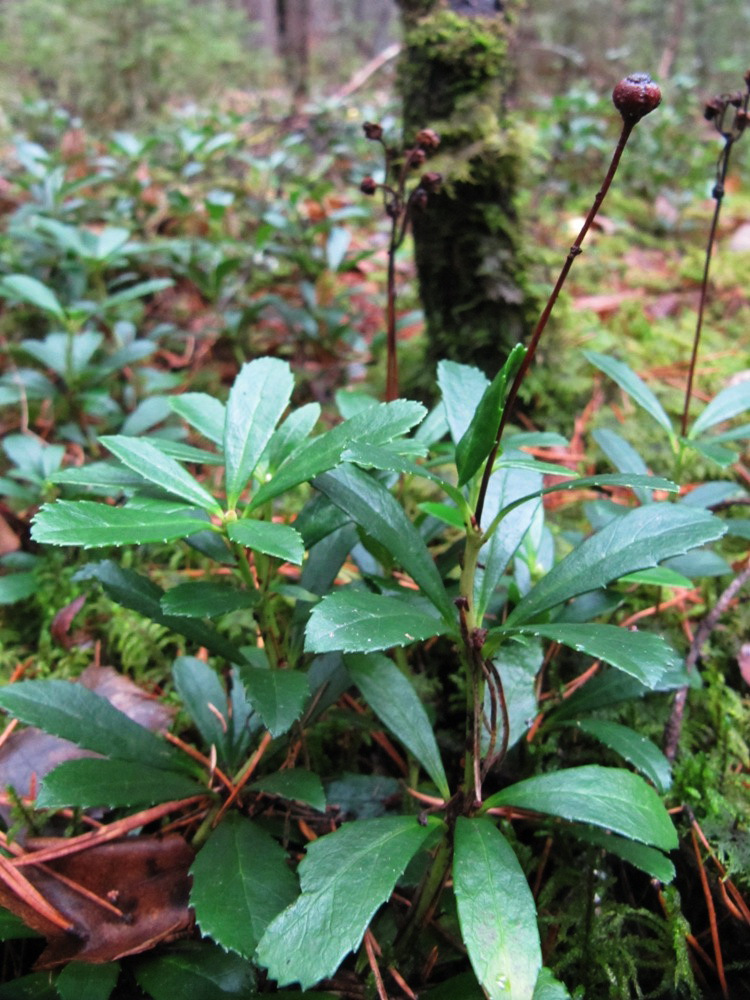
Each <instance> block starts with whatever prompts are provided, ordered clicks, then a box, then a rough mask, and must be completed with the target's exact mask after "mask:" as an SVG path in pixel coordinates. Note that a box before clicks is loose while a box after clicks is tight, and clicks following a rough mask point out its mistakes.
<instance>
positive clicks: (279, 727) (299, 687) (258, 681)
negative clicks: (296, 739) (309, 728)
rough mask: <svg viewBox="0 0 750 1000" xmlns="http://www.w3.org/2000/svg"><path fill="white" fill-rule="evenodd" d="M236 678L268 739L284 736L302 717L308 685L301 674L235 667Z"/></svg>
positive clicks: (244, 665)
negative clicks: (242, 686)
mask: <svg viewBox="0 0 750 1000" xmlns="http://www.w3.org/2000/svg"><path fill="white" fill-rule="evenodd" d="M239 672H240V677H241V678H242V682H243V684H244V685H245V690H246V692H247V697H248V698H249V699H250V701H251V703H252V706H253V708H254V709H255V711H256V712H257V713H258V715H260V717H261V718H262V719H263V724H264V726H265V727H266V729H268V731H269V732H270V733H271V735H272V736H281V735H282V734H283V733H286V732H288V730H289V729H290V728H291V726H292V724H293V723H294V722H296V721H297V719H299V717H300V715H302V710H303V708H304V707H305V703H306V701H307V699H308V698H309V697H310V685H309V684H308V683H307V678H306V677H305V675H304V674H302V673H299V672H297V671H294V670H264V669H263V668H262V667H250V666H247V665H246V664H244V663H241V664H240V665H239Z"/></svg>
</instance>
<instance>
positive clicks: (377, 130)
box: [362, 122, 383, 142]
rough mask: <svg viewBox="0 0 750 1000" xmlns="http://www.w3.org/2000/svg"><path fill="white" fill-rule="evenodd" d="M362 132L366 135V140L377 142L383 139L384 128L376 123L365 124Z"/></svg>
mask: <svg viewBox="0 0 750 1000" xmlns="http://www.w3.org/2000/svg"><path fill="white" fill-rule="evenodd" d="M362 131H363V132H364V133H365V138H366V139H372V140H374V141H376V142H377V141H378V140H379V139H382V138H383V126H382V125H378V124H376V123H375V122H365V123H364V125H363V126H362Z"/></svg>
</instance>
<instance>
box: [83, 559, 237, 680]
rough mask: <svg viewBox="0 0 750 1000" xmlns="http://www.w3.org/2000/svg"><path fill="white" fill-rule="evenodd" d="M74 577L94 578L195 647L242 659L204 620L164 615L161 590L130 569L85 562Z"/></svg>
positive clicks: (114, 595)
mask: <svg viewBox="0 0 750 1000" xmlns="http://www.w3.org/2000/svg"><path fill="white" fill-rule="evenodd" d="M75 579H76V580H78V581H80V580H98V582H99V583H100V584H101V585H102V587H103V588H104V590H105V592H106V594H107V595H108V596H109V597H111V598H112V600H113V601H117V603H118V604H122V605H123V607H125V608H130V609H131V610H132V611H137V612H138V614H141V615H145V616H146V617H147V618H150V619H151V620H152V621H155V622H158V623H159V624H160V625H166V626H167V628H171V629H173V630H174V631H175V632H177V633H178V634H179V635H184V636H186V637H187V638H188V639H190V640H191V641H192V642H195V643H196V644H197V645H198V646H205V647H206V648H207V649H209V650H211V652H213V653H216V654H217V655H218V656H223V657H224V658H225V659H227V660H230V661H232V662H234V663H239V662H240V661H242V660H243V659H244V657H243V655H242V652H241V651H240V649H239V647H238V646H235V645H234V644H233V643H232V642H230V641H229V640H228V639H227V638H225V637H224V636H223V635H221V634H220V633H219V632H217V631H216V630H215V629H214V628H212V627H211V626H210V625H208V624H206V623H205V622H201V621H197V620H196V619H194V618H186V617H184V616H180V615H166V614H164V612H163V611H162V609H161V599H162V598H163V597H164V591H163V590H162V589H161V588H160V587H158V586H157V585H156V584H155V583H153V582H152V581H151V580H148V579H147V578H146V577H144V576H141V575H140V574H139V573H136V572H134V571H133V570H131V569H123V568H122V567H120V566H118V565H117V563H115V562H112V560H111V559H103V560H101V562H96V563H89V564H88V565H87V566H84V568H83V569H81V570H79V571H78V572H77V573H76V577H75Z"/></svg>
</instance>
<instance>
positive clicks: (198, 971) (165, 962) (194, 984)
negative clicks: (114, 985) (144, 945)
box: [135, 941, 255, 1000]
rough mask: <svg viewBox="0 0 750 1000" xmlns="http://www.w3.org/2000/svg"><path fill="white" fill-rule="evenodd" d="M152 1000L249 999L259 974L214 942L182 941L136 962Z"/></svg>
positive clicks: (146, 990)
mask: <svg viewBox="0 0 750 1000" xmlns="http://www.w3.org/2000/svg"><path fill="white" fill-rule="evenodd" d="M135 978H136V979H137V980H138V985H139V986H140V987H141V988H142V989H143V990H144V991H145V992H146V994H147V996H148V997H150V1000H178V998H179V1000H229V998H231V997H233V998H236V1000H247V998H248V996H249V995H250V994H251V991H252V989H253V987H254V986H255V973H254V970H253V967H252V965H251V964H250V962H248V961H247V960H246V959H244V958H242V957H241V956H240V955H237V954H235V953H234V952H231V951H230V952H225V951H223V950H222V949H221V948H220V947H219V946H218V945H215V944H212V943H211V942H210V941H182V942H179V943H178V944H177V945H172V947H171V948H170V949H169V950H168V951H164V952H162V953H161V954H159V953H157V954H153V955H151V956H149V957H148V958H143V959H141V960H140V961H137V962H136V963H135Z"/></svg>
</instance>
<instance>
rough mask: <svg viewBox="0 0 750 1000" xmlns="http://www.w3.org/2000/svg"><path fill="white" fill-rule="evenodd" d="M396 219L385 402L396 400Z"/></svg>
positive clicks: (390, 266) (391, 257)
mask: <svg viewBox="0 0 750 1000" xmlns="http://www.w3.org/2000/svg"><path fill="white" fill-rule="evenodd" d="M397 248H398V219H397V218H395V217H394V218H393V219H392V220H391V242H390V245H389V247H388V310H387V318H386V376H385V400H386V402H387V403H391V402H393V400H394V399H398V355H397V352H396V250H397Z"/></svg>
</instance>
